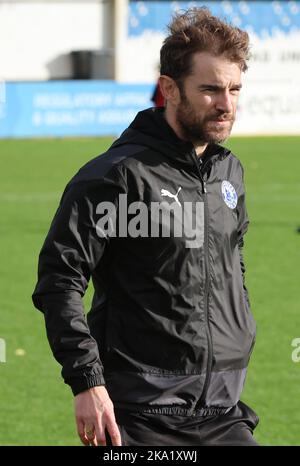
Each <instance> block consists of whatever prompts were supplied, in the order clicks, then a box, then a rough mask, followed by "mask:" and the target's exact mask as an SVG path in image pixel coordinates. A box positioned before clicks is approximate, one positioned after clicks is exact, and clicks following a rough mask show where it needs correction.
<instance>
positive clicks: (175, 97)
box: [159, 74, 180, 105]
mask: <svg viewBox="0 0 300 466" xmlns="http://www.w3.org/2000/svg"><path fill="white" fill-rule="evenodd" d="M159 86H160V90H161V92H162V95H163V96H164V99H165V101H166V102H170V103H172V104H173V105H177V104H178V103H179V101H180V93H179V89H178V86H177V84H176V82H175V81H174V79H172V78H170V76H166V75H164V74H163V75H162V76H160V77H159Z"/></svg>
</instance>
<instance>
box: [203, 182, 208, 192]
mask: <svg viewBox="0 0 300 466" xmlns="http://www.w3.org/2000/svg"><path fill="white" fill-rule="evenodd" d="M203 192H204V194H207V189H206V182H205V181H203Z"/></svg>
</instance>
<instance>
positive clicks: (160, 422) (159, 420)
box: [107, 401, 259, 446]
mask: <svg viewBox="0 0 300 466" xmlns="http://www.w3.org/2000/svg"><path fill="white" fill-rule="evenodd" d="M115 415H116V420H117V423H118V425H119V429H120V433H121V438H122V445H123V446H146V445H147V446H213V445H236V446H238V445H244V446H250V445H251V446H255V445H258V444H257V442H256V441H255V439H254V437H253V430H254V429H255V427H256V426H257V424H258V421H259V419H258V417H257V415H256V413H255V412H254V411H253V410H252V409H251V408H249V406H247V405H246V404H245V403H243V402H241V401H239V402H238V404H237V405H236V406H234V407H233V408H231V410H230V411H229V412H228V413H226V414H220V415H213V416H206V417H185V416H178V415H176V416H173V415H160V414H148V413H136V412H129V411H126V410H118V409H115ZM107 440H108V443H107V444H108V445H111V443H110V439H109V438H108V439H107Z"/></svg>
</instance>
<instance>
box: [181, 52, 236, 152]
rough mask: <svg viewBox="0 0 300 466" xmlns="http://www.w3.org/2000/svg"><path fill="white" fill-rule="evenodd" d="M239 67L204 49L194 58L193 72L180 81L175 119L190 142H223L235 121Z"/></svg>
mask: <svg viewBox="0 0 300 466" xmlns="http://www.w3.org/2000/svg"><path fill="white" fill-rule="evenodd" d="M240 88H241V69H240V67H239V66H238V64H236V63H233V62H230V61H229V60H228V59H226V58H225V57H223V56H218V57H215V56H213V55H210V54H209V53H207V52H201V53H196V54H195V55H194V57H193V69H192V73H191V74H190V75H189V76H187V77H186V78H185V79H184V80H183V81H182V86H181V88H180V99H179V103H178V105H177V108H176V121H177V124H178V125H179V127H180V130H181V132H182V134H183V136H184V139H186V140H189V141H192V142H193V143H211V142H214V143H219V142H222V141H225V139H227V138H228V136H229V135H230V132H231V128H232V125H233V123H234V120H235V115H236V107H237V101H238V96H239V91H240Z"/></svg>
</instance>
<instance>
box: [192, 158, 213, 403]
mask: <svg viewBox="0 0 300 466" xmlns="http://www.w3.org/2000/svg"><path fill="white" fill-rule="evenodd" d="M193 159H194V162H195V164H196V166H197V170H198V174H199V178H200V180H201V184H202V192H203V194H204V264H205V277H206V280H205V290H204V312H205V322H206V330H207V343H208V347H207V367H206V377H205V382H204V386H203V390H202V395H201V397H200V399H199V400H198V402H197V404H196V407H197V405H201V404H202V403H203V402H204V400H205V398H206V394H207V390H208V387H209V384H210V379H211V372H212V362H213V345H212V336H211V329H210V324H209V315H208V308H209V291H210V266H209V252H208V219H209V212H208V202H207V188H206V181H205V179H204V177H203V172H204V168H205V166H206V163H204V164H203V165H202V170H201V169H200V167H199V164H198V160H197V155H196V153H194V154H193ZM200 160H201V159H200ZM201 162H202V161H201Z"/></svg>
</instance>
